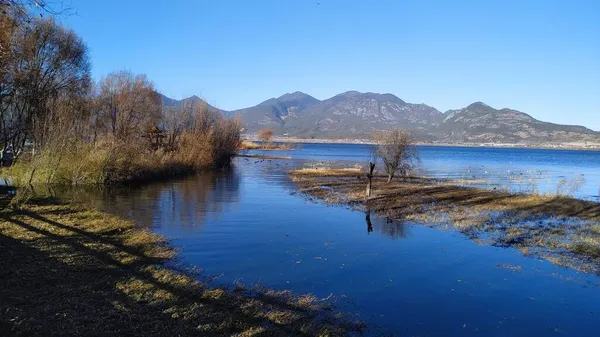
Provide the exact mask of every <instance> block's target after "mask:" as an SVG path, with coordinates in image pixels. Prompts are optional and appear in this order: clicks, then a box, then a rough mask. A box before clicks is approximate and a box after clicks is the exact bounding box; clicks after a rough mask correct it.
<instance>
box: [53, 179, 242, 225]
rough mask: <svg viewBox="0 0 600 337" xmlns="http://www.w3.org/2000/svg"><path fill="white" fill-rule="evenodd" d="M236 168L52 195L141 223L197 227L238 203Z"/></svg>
mask: <svg viewBox="0 0 600 337" xmlns="http://www.w3.org/2000/svg"><path fill="white" fill-rule="evenodd" d="M239 189H240V176H239V173H238V172H236V171H235V170H226V171H218V172H204V173H200V174H198V175H195V176H192V177H187V178H185V179H180V180H175V181H166V182H157V183H153V184H149V185H145V186H138V187H133V188H132V187H128V188H125V187H121V188H115V187H107V188H89V187H88V188H71V189H61V190H55V191H53V194H55V195H60V196H62V197H66V198H70V199H73V200H78V201H82V202H84V203H87V204H89V205H92V206H93V207H96V208H99V209H101V210H104V211H107V212H109V213H112V214H116V215H119V216H125V217H128V218H130V219H132V220H134V221H135V222H137V223H139V224H140V225H144V226H155V227H173V228H183V229H185V228H188V229H192V228H194V229H197V228H201V227H202V226H204V223H205V222H206V220H207V217H208V216H211V217H213V219H214V218H216V217H218V216H219V214H221V213H223V212H224V211H226V210H227V209H228V207H231V206H233V205H235V204H237V203H238V202H239Z"/></svg>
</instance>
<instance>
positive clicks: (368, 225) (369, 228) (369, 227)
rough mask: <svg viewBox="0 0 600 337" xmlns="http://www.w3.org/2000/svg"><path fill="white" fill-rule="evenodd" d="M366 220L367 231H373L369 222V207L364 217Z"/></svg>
mask: <svg viewBox="0 0 600 337" xmlns="http://www.w3.org/2000/svg"><path fill="white" fill-rule="evenodd" d="M365 220H366V221H367V233H371V232H372V231H373V224H372V223H371V208H370V207H368V208H367V215H366V217H365Z"/></svg>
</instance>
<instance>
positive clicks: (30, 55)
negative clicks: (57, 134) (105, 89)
mask: <svg viewBox="0 0 600 337" xmlns="http://www.w3.org/2000/svg"><path fill="white" fill-rule="evenodd" d="M9 38H10V44H9V46H10V56H9V57H8V59H6V60H3V63H5V64H4V66H5V68H4V69H3V73H2V76H1V77H0V91H2V97H0V123H1V127H0V131H1V132H2V140H3V142H4V145H5V146H7V145H9V144H10V145H12V146H13V148H15V149H20V148H22V147H23V146H24V143H25V141H26V140H31V141H32V142H33V143H34V146H35V147H42V146H44V144H45V142H47V141H48V137H49V132H50V131H51V129H53V128H54V127H55V126H54V124H56V123H55V121H56V120H57V119H59V118H66V119H69V120H73V121H75V120H81V119H82V118H83V116H80V115H79V114H80V113H83V112H84V110H80V109H74V110H71V111H70V113H71V115H69V116H66V117H65V116H60V115H61V114H63V113H64V111H66V110H65V109H64V108H63V107H64V106H65V104H67V102H76V101H80V100H81V98H83V97H86V96H87V95H88V93H89V89H90V83H91V80H90V61H89V57H88V51H87V46H86V45H85V43H84V42H83V41H82V40H81V38H80V37H79V36H77V35H76V34H75V33H74V32H73V31H72V30H69V29H66V28H64V27H62V26H61V25H59V24H57V23H56V22H55V21H54V20H53V19H35V20H34V21H33V23H32V24H31V25H30V26H28V27H23V26H18V27H17V28H16V29H15V30H14V31H12V32H11V35H10V37H9ZM68 104H70V103H68Z"/></svg>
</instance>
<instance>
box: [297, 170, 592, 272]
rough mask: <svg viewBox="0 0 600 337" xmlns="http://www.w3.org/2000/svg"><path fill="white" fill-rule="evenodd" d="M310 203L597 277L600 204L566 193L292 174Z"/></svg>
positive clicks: (354, 174) (347, 174)
mask: <svg viewBox="0 0 600 337" xmlns="http://www.w3.org/2000/svg"><path fill="white" fill-rule="evenodd" d="M288 174H289V175H290V177H291V179H292V181H294V183H295V184H296V186H297V188H298V190H299V191H300V193H302V194H303V195H305V196H306V197H308V198H309V200H312V201H319V202H324V203H326V204H333V205H340V206H343V207H348V208H351V209H354V210H359V211H362V212H365V213H367V215H369V214H370V213H371V212H373V213H374V214H376V215H378V216H381V217H386V218H388V219H391V220H395V221H410V222H414V223H417V224H420V225H423V226H427V227H432V228H435V229H440V230H450V231H456V232H459V233H462V234H464V235H465V236H467V237H468V238H470V239H472V240H474V241H476V242H478V243H480V244H483V245H491V246H497V247H505V248H514V249H518V250H520V251H521V252H522V254H523V255H525V256H529V255H532V256H537V257H539V258H543V259H546V260H548V261H550V262H552V263H554V264H556V265H559V266H563V267H569V268H572V269H575V270H579V271H583V272H587V273H593V274H597V275H600V203H597V202H593V201H586V200H580V199H575V198H571V197H569V196H564V195H538V194H515V193H509V192H507V191H501V190H488V189H484V188H476V187H467V186H458V185H456V184H457V183H456V182H454V181H452V180H440V179H428V178H418V177H412V178H410V179H408V181H400V180H393V181H392V183H386V178H385V177H382V176H376V177H374V178H373V186H372V191H373V194H372V195H371V197H370V198H368V199H367V200H365V187H366V178H365V173H364V172H361V171H359V170H357V169H349V168H347V169H327V168H322V169H300V170H295V171H290V172H288Z"/></svg>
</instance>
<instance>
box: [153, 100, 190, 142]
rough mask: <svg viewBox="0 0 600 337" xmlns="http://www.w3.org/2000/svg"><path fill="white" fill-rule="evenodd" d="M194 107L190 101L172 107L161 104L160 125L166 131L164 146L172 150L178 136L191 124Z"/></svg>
mask: <svg viewBox="0 0 600 337" xmlns="http://www.w3.org/2000/svg"><path fill="white" fill-rule="evenodd" d="M195 108H196V107H195V104H194V103H192V102H183V103H181V104H180V105H178V106H174V107H164V106H163V108H162V118H161V127H162V129H163V130H164V131H165V133H166V140H165V146H166V147H167V149H168V150H174V149H175V146H176V144H177V141H178V140H179V136H180V135H181V134H182V132H184V131H185V130H186V129H189V128H190V127H191V126H192V124H193V121H194V119H193V118H194V109H195Z"/></svg>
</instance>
